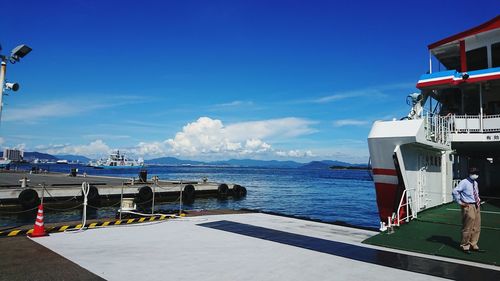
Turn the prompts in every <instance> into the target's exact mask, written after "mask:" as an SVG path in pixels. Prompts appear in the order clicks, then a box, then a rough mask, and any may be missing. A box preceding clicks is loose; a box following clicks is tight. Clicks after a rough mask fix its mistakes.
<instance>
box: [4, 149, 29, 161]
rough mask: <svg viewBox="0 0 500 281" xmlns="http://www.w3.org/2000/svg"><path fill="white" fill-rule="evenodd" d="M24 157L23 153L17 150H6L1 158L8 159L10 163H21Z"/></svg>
mask: <svg viewBox="0 0 500 281" xmlns="http://www.w3.org/2000/svg"><path fill="white" fill-rule="evenodd" d="M23 157H24V151H22V150H19V149H9V148H6V149H4V150H3V158H5V159H9V160H12V161H22V160H23Z"/></svg>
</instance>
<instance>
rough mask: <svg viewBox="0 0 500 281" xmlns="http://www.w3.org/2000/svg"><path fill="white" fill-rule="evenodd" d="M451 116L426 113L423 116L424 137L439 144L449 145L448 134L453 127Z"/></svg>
mask: <svg viewBox="0 0 500 281" xmlns="http://www.w3.org/2000/svg"><path fill="white" fill-rule="evenodd" d="M450 121H451V116H439V115H435V114H427V115H426V116H425V129H426V130H425V131H426V139H427V140H428V141H432V142H435V143H439V144H444V145H449V144H450V141H449V134H450V132H451V131H452V129H453V123H452V122H450Z"/></svg>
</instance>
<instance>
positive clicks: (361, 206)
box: [0, 165, 378, 227]
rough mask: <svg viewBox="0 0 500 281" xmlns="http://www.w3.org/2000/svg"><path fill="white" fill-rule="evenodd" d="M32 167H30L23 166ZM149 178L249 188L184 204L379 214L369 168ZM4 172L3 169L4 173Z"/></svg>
mask: <svg viewBox="0 0 500 281" xmlns="http://www.w3.org/2000/svg"><path fill="white" fill-rule="evenodd" d="M39 167H40V168H43V169H49V170H50V171H61V172H69V170H70V168H71V167H77V168H78V169H79V173H80V174H81V173H83V172H84V171H85V172H87V174H89V175H108V176H116V177H127V178H130V177H136V178H137V177H138V169H117V170H96V169H92V168H87V167H83V166H74V165H50V166H47V165H41V166H39ZM24 168H25V169H28V167H24ZM147 171H148V178H150V177H151V176H154V175H156V176H158V177H159V178H160V179H163V180H185V181H201V179H202V178H204V177H207V178H208V180H209V181H216V182H225V183H236V184H240V185H243V186H245V187H246V188H247V191H248V195H247V196H246V197H245V198H243V199H241V200H233V199H232V198H231V197H230V198H229V199H228V200H224V201H221V200H217V199H216V198H213V199H201V198H199V199H196V201H195V202H194V203H193V204H192V205H185V206H184V209H186V210H189V209H241V208H248V209H258V210H262V211H271V212H278V213H282V214H286V215H294V216H302V217H307V218H312V219H320V220H323V221H326V222H334V221H343V222H346V223H349V224H353V225H358V226H367V227H378V213H377V206H376V201H375V189H374V185H373V181H372V180H371V178H370V175H369V173H368V171H366V170H331V169H324V170H323V169H310V170H309V169H286V168H283V169H278V168H247V167H244V168H242V167H194V166H182V167H178V166H175V167H173V166H152V167H147ZM0 176H1V174H0ZM158 208H160V209H175V208H178V203H162V204H160V205H158ZM116 210H117V208H116V207H115V208H113V207H107V208H101V209H99V210H97V211H93V212H89V214H88V215H87V217H88V218H99V217H114V215H115V213H116ZM80 219H81V210H72V211H66V212H56V211H53V210H48V209H47V208H46V210H45V222H46V223H48V222H57V221H63V220H64V221H67V220H80ZM32 221H33V218H31V216H26V215H14V214H9V213H5V212H2V211H0V227H6V226H15V225H21V224H26V223H31V222H32Z"/></svg>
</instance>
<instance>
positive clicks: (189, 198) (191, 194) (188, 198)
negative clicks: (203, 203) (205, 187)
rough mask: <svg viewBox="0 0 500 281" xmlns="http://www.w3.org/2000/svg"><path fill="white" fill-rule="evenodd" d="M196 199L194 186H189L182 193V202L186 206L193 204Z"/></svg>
mask: <svg viewBox="0 0 500 281" xmlns="http://www.w3.org/2000/svg"><path fill="white" fill-rule="evenodd" d="M195 197H196V191H195V189H194V186H193V185H192V184H188V185H186V186H185V187H184V191H183V192H182V202H184V203H186V204H191V203H193V202H194V199H195Z"/></svg>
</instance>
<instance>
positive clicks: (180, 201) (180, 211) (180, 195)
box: [179, 180, 182, 216]
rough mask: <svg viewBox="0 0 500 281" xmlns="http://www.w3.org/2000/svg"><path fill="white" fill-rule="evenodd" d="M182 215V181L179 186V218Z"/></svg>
mask: <svg viewBox="0 0 500 281" xmlns="http://www.w3.org/2000/svg"><path fill="white" fill-rule="evenodd" d="M181 213H182V180H181V181H180V185H179V216H180V215H181Z"/></svg>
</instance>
